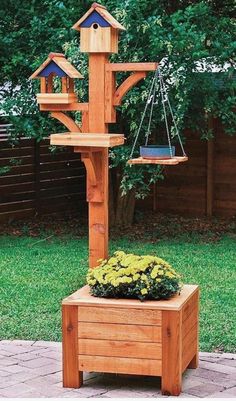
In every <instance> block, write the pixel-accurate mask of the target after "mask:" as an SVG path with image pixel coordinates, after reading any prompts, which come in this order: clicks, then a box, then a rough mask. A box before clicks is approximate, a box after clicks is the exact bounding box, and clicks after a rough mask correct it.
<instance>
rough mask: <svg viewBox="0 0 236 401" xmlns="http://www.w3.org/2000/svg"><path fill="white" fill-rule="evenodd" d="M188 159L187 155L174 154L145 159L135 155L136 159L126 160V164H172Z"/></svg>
mask: <svg viewBox="0 0 236 401" xmlns="http://www.w3.org/2000/svg"><path fill="white" fill-rule="evenodd" d="M187 160H188V157H187V156H174V157H171V158H170V159H151V158H150V159H147V158H145V159H144V158H143V157H137V158H136V159H130V160H128V164H130V165H132V164H160V165H166V166H174V165H176V164H179V163H182V162H186V161H187Z"/></svg>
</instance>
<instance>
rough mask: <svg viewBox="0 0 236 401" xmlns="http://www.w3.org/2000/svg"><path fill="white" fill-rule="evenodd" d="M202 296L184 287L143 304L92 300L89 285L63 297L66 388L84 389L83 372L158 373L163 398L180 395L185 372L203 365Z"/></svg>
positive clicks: (132, 300) (194, 288) (119, 300)
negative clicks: (200, 339)
mask: <svg viewBox="0 0 236 401" xmlns="http://www.w3.org/2000/svg"><path fill="white" fill-rule="evenodd" d="M198 293H199V290H198V287H197V286H194V285H185V286H184V287H183V289H182V291H181V294H180V295H176V296H175V297H173V298H171V299H169V300H162V301H144V302H140V301H139V300H134V299H108V298H98V297H93V296H91V295H90V293H89V288H88V286H86V287H83V288H82V289H81V290H79V291H77V292H75V293H74V294H72V295H71V296H69V297H68V298H66V299H64V300H63V310H64V312H65V313H66V310H67V309H68V313H69V315H68V318H66V319H64V321H63V371H64V379H63V385H64V387H74V386H75V385H74V384H73V383H77V385H76V386H77V387H80V386H81V385H82V376H81V375H82V373H83V372H84V371H94V372H108V373H123V374H137V375H150V376H153V375H154V376H161V390H162V394H165V395H179V393H180V392H181V383H182V373H183V371H184V370H185V369H186V368H187V367H188V368H196V367H197V366H198ZM65 316H67V315H66V314H65ZM75 341H76V344H74V342H75ZM72 343H73V344H72ZM72 354H73V357H72Z"/></svg>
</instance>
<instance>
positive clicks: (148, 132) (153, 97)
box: [145, 74, 157, 146]
mask: <svg viewBox="0 0 236 401" xmlns="http://www.w3.org/2000/svg"><path fill="white" fill-rule="evenodd" d="M156 84H157V74H155V77H154V85H153V93H152V99H151V110H150V115H149V121H148V128H147V133H146V140H145V146H147V144H148V139H149V136H150V135H151V129H150V128H151V122H152V115H153V106H154V100H155V95H156Z"/></svg>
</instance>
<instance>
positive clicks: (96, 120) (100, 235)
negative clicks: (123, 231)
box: [87, 53, 108, 267]
mask: <svg viewBox="0 0 236 401" xmlns="http://www.w3.org/2000/svg"><path fill="white" fill-rule="evenodd" d="M106 63H108V55H107V54H105V53H91V54H90V55H89V78H90V79H89V116H88V117H89V121H88V125H89V132H93V133H97V134H99V133H106V132H108V125H107V124H106V123H105V65H106ZM93 163H94V166H95V171H98V172H99V175H100V179H99V183H98V185H97V189H95V188H93V189H92V191H93V192H94V190H95V191H96V190H97V191H99V192H100V194H102V201H101V202H94V201H89V266H90V267H95V266H97V260H98V259H104V258H107V257H108V149H107V148H105V149H101V151H100V152H95V153H94V154H93ZM87 184H88V185H89V177H88V180H87ZM98 186H99V188H98ZM90 191H91V188H87V193H89V192H90Z"/></svg>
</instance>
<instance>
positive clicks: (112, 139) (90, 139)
mask: <svg viewBox="0 0 236 401" xmlns="http://www.w3.org/2000/svg"><path fill="white" fill-rule="evenodd" d="M50 144H51V145H58V146H79V147H81V146H91V147H97V148H110V147H113V146H119V145H123V144H124V135H121V134H99V133H98V134H91V133H83V134H80V133H78V132H65V133H64V134H53V135H51V136H50Z"/></svg>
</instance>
